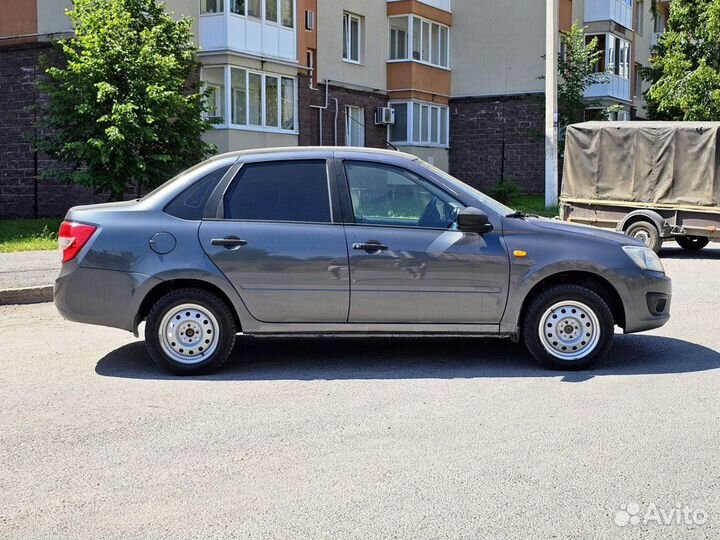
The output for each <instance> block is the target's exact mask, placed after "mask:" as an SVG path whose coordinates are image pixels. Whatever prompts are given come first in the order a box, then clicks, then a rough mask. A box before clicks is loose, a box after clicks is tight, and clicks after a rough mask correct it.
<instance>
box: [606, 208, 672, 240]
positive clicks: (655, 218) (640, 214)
mask: <svg viewBox="0 0 720 540" xmlns="http://www.w3.org/2000/svg"><path fill="white" fill-rule="evenodd" d="M638 221H647V222H649V223H652V224H653V225H655V227H656V228H657V230H658V234H659V235H660V237H661V238H663V237H664V236H666V235H667V231H666V230H667V228H668V227H667V223H666V222H665V218H663V217H662V216H661V215H660V214H658V213H657V212H655V211H654V210H634V211H633V212H630V213H629V214H628V215H626V216H625V217H624V218H623V220H622V221H621V222H620V225H618V230H619V231H621V232H625V231H626V230H627V229H628V227H630V225H632V224H633V223H637V222H638Z"/></svg>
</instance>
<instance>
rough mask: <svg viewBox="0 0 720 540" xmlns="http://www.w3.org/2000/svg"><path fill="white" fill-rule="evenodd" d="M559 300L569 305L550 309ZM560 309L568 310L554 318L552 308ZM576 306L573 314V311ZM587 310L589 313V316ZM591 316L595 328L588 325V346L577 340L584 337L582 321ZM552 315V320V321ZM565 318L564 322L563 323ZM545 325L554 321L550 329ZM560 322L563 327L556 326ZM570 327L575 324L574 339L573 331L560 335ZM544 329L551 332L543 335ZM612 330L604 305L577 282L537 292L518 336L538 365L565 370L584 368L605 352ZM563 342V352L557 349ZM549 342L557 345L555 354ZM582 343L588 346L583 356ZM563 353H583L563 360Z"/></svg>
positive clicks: (591, 292) (584, 329)
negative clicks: (553, 325) (546, 337)
mask: <svg viewBox="0 0 720 540" xmlns="http://www.w3.org/2000/svg"><path fill="white" fill-rule="evenodd" d="M562 302H569V303H570V305H569V307H567V308H565V306H563V305H560V306H559V307H557V308H555V310H553V311H551V308H553V306H556V305H558V304H561V303H562ZM580 306H584V308H587V309H588V310H589V311H588V312H587V313H585V311H584V309H583V308H582V307H580ZM564 308H565V309H567V310H568V314H567V315H560V319H557V318H555V317H554V315H555V314H554V311H559V310H561V309H564ZM576 308H577V313H576V311H575V309H576ZM571 311H572V313H571ZM590 312H592V315H591V314H590ZM562 313H565V311H562ZM593 316H594V317H595V319H594V320H596V321H597V325H596V326H597V328H595V325H594V324H592V325H591V326H592V327H591V328H588V334H587V335H588V336H590V335H591V334H590V333H589V331H592V337H589V338H588V340H589V341H590V342H591V343H592V341H596V342H595V344H594V345H593V346H592V348H590V347H591V344H587V345H586V343H585V342H584V341H581V340H582V339H584V337H585V331H586V328H585V324H588V322H590V323H593V322H594V320H593V319H592V317H593ZM563 317H566V319H563ZM553 318H554V319H555V320H553ZM566 320H567V321H568V322H565V321H566ZM556 321H557V322H556ZM546 324H547V326H548V327H549V326H551V324H555V326H556V327H555V328H554V329H552V328H546ZM562 325H565V326H563V329H559V327H560V326H562ZM573 326H575V327H576V328H575V329H574V330H573V332H575V331H577V334H576V337H575V338H574V340H576V341H571V340H570V339H569V338H570V336H572V335H573V333H570V334H562V332H564V329H565V328H572V327H573ZM541 327H542V331H543V336H545V335H547V336H548V344H547V345H545V344H544V343H543V340H545V337H542V338H541V337H540V329H541ZM580 328H582V330H580ZM546 330H548V331H551V332H553V334H545V331H546ZM557 332H560V334H562V335H564V336H567V337H568V340H567V341H564V340H562V337H558V336H559V335H560V334H558V333H557ZM614 332H615V324H614V321H613V316H612V312H611V311H610V308H609V307H608V305H607V304H606V303H605V301H604V300H603V299H602V298H601V297H600V296H599V295H598V294H597V293H596V292H594V291H592V290H590V289H588V288H586V287H581V286H579V285H557V286H554V287H551V288H550V289H547V290H545V291H543V292H541V293H540V294H539V295H537V296H536V297H535V298H533V299H532V300H531V301H530V304H529V305H528V307H527V309H526V310H525V316H524V317H523V321H522V338H523V342H524V343H525V346H526V347H527V349H528V350H529V351H530V353H531V354H532V355H533V357H534V358H535V359H536V360H537V361H538V362H539V363H540V364H541V365H542V366H544V367H546V368H549V369H559V370H567V371H580V370H583V369H588V368H589V367H591V366H593V365H594V364H595V363H596V362H598V361H600V360H602V359H603V358H604V357H605V356H606V355H607V353H608V351H609V350H610V347H611V346H612V341H613V335H614ZM551 335H553V338H551V337H550V336H551ZM553 339H560V341H552V340H553ZM580 343H582V345H580ZM564 344H567V346H568V351H567V353H564V352H562V351H561V350H560V347H562V348H563V349H564V348H565V345H564ZM553 345H555V346H557V347H558V350H557V351H556V352H555V353H554V352H552V350H551V349H552V347H553ZM575 345H577V348H578V349H579V350H578V351H576V352H573V351H572V350H571V349H572V347H573V346H575ZM585 346H587V347H588V350H587V352H585V353H584V355H583V351H582V349H583V347H585ZM565 354H566V355H571V354H577V355H583V356H581V357H578V358H576V359H567V358H563V357H562V355H565Z"/></svg>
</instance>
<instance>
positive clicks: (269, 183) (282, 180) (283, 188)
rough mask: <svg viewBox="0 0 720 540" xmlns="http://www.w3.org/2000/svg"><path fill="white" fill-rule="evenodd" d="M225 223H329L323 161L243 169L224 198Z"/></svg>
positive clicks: (268, 164) (329, 214)
mask: <svg viewBox="0 0 720 540" xmlns="http://www.w3.org/2000/svg"><path fill="white" fill-rule="evenodd" d="M224 205H225V206H224V209H225V219H233V220H246V221H294V222H304V223H330V222H331V221H332V218H331V208H330V189H329V186H328V174H327V165H326V162H325V160H308V161H282V162H280V161H275V162H263V163H248V164H246V165H243V167H242V169H240V171H239V172H238V175H237V176H236V177H235V179H234V180H233V183H232V184H231V186H230V188H229V189H228V192H227V194H226V195H225V203H224Z"/></svg>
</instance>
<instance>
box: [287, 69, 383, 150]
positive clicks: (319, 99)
mask: <svg viewBox="0 0 720 540" xmlns="http://www.w3.org/2000/svg"><path fill="white" fill-rule="evenodd" d="M309 81H310V79H309V78H308V77H307V76H305V75H302V76H300V77H299V78H298V88H299V91H298V105H299V108H300V110H299V124H300V134H299V144H300V145H301V146H315V145H318V144H321V143H320V119H319V113H318V109H315V108H312V107H310V106H311V105H324V104H325V85H324V84H318V89H317V90H313V89H311V88H310V82H309ZM333 98H337V100H338V115H337V117H338V119H337V144H338V145H340V146H343V145H344V144H345V107H346V106H355V107H364V108H365V146H368V147H373V148H387V145H386V143H385V139H386V137H387V128H386V127H385V126H376V125H375V109H377V108H378V107H386V106H387V101H388V98H387V96H386V95H384V94H380V93H375V92H365V91H360V90H350V89H348V88H344V87H338V86H334V85H332V84H330V89H329V100H328V108H327V109H325V110H324V111H323V112H322V115H323V140H322V144H323V145H334V144H335V101H334V99H333Z"/></svg>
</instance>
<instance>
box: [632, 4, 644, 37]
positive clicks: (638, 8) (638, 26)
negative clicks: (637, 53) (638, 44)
mask: <svg viewBox="0 0 720 540" xmlns="http://www.w3.org/2000/svg"><path fill="white" fill-rule="evenodd" d="M634 21H635V32H637V33H638V34H639V35H641V36H642V35H643V28H644V27H645V2H644V1H643V0H637V2H635V17H634Z"/></svg>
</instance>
